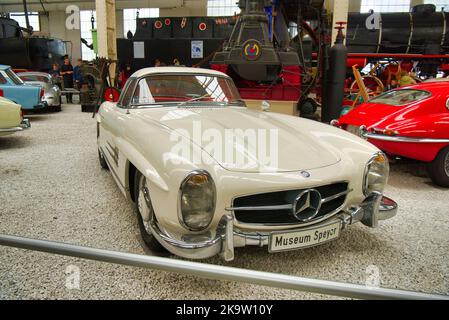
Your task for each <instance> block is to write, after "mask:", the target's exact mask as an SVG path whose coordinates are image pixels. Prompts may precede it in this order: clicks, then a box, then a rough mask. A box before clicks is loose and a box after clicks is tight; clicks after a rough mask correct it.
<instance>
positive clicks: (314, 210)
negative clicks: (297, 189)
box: [292, 189, 321, 222]
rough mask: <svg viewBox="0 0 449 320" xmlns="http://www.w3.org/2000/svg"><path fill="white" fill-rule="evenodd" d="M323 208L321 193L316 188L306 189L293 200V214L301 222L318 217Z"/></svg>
mask: <svg viewBox="0 0 449 320" xmlns="http://www.w3.org/2000/svg"><path fill="white" fill-rule="evenodd" d="M320 208H321V194H320V193H319V192H318V191H317V190H315V189H309V190H304V191H302V192H301V193H300V194H298V196H297V197H296V198H295V201H294V202H293V210H292V211H293V216H294V217H295V218H296V219H298V220H299V221H301V222H306V221H310V220H312V219H313V218H315V217H316V215H317V214H318V212H319V211H320Z"/></svg>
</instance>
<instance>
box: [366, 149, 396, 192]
mask: <svg viewBox="0 0 449 320" xmlns="http://www.w3.org/2000/svg"><path fill="white" fill-rule="evenodd" d="M389 172H390V166H389V164H388V158H387V156H386V155H385V154H384V153H383V152H378V153H376V154H374V155H373V156H372V157H371V159H370V160H369V161H368V163H367V164H366V168H365V177H364V181H363V193H364V195H365V196H368V195H370V194H371V193H373V192H379V193H382V192H383V191H384V188H385V185H386V184H387V180H388V174H389Z"/></svg>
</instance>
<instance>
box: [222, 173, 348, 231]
mask: <svg viewBox="0 0 449 320" xmlns="http://www.w3.org/2000/svg"><path fill="white" fill-rule="evenodd" d="M313 189H315V190H317V191H318V192H319V193H320V194H321V199H322V200H321V208H320V210H319V211H318V214H317V215H316V216H315V217H314V218H313V220H311V221H315V220H319V219H322V218H324V217H325V216H328V215H331V214H333V213H337V212H338V211H339V210H341V209H342V206H343V205H344V203H345V201H346V196H347V194H348V193H349V192H351V190H350V189H348V183H347V182H339V183H334V184H330V185H325V186H320V187H315V188H313ZM305 190H307V189H297V190H288V191H277V192H269V193H261V194H254V195H249V196H243V197H238V198H235V199H234V201H233V204H232V207H231V208H227V210H228V211H233V212H234V215H235V218H236V220H237V221H239V222H241V223H250V224H267V225H283V224H300V223H301V222H300V221H298V219H297V218H296V217H295V216H294V214H293V212H292V211H293V206H294V203H295V198H296V197H297V196H298V195H299V194H300V193H301V192H303V191H305Z"/></svg>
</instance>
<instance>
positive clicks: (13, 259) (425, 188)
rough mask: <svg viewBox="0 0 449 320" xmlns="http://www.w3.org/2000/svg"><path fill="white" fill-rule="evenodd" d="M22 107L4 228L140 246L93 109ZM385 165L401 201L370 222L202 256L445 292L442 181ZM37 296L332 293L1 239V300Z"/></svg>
mask: <svg viewBox="0 0 449 320" xmlns="http://www.w3.org/2000/svg"><path fill="white" fill-rule="evenodd" d="M29 118H30V119H31V123H32V128H31V129H30V130H28V131H26V132H22V133H18V134H15V135H12V136H9V137H1V138H0V233H5V234H12V235H20V236H25V237H32V238H38V239H48V240H55V241H63V242H68V243H74V244H80V245H86V246H92V247H98V248H105V249H112V250H118V251H125V252H132V253H139V254H143V253H144V250H143V249H142V247H141V244H140V239H139V235H138V229H137V221H136V218H135V215H134V211H133V205H132V204H131V203H128V202H127V201H126V200H125V199H124V197H123V196H122V195H121V193H120V192H119V190H118V189H117V187H116V185H115V182H114V181H113V179H112V177H111V174H110V173H109V172H108V171H104V170H101V169H100V166H99V164H98V160H97V151H96V141H95V122H94V120H93V119H92V118H91V114H87V113H81V112H80V107H79V106H75V105H71V106H67V105H64V106H63V111H62V112H61V113H55V114H40V115H32V116H29ZM391 171H392V172H391V178H390V182H389V186H388V187H387V190H386V194H387V195H389V196H390V197H392V198H393V199H395V200H396V201H397V202H398V203H399V206H400V211H399V213H398V215H397V216H396V217H395V218H394V219H392V220H389V221H385V222H383V223H382V224H381V226H380V227H379V228H378V229H369V228H367V227H364V226H363V225H355V226H352V227H351V228H350V229H348V230H347V231H345V232H344V233H343V234H342V236H341V238H340V239H338V240H337V241H334V242H331V243H329V244H325V245H323V246H320V247H315V248H310V249H305V250H302V251H292V252H285V253H278V254H273V255H269V254H268V253H267V251H266V249H262V248H242V249H238V250H237V251H236V259H235V261H233V262H232V263H224V262H222V261H221V260H220V259H218V258H213V259H209V260H207V261H205V262H206V263H212V264H226V265H230V266H234V267H241V268H247V269H255V270H263V271H269V272H279V273H284V274H290V275H297V276H303V277H311V278H318V279H325V280H335V281H344V282H351V283H359V284H365V283H366V279H367V277H368V276H369V274H370V273H369V272H370V270H373V266H374V268H377V270H378V271H379V274H380V277H379V278H380V284H381V286H383V287H389V288H400V289H406V290H416V291H422V292H428V293H438V294H449V232H448V231H449V204H448V195H449V190H445V189H441V188H437V187H435V186H434V185H432V184H431V182H430V180H429V179H428V178H427V176H426V174H425V171H424V168H423V166H422V165H420V164H417V163H413V162H400V163H396V164H392V166H391ZM70 266H76V267H78V268H79V270H80V288H79V289H68V288H67V287H66V277H67V274H66V271H70V270H71V269H70V268H73V267H70ZM68 268H69V269H68ZM72 270H73V269H72ZM374 270H376V269H374ZM36 298H37V299H41V298H56V299H66V298H69V299H71V298H76V299H78V298H96V299H111V298H125V299H126V298H131V299H135V298H137V299H140V298H142V299H169V298H173V299H207V298H212V299H215V298H219V299H226V298H232V299H316V298H330V297H326V296H320V295H316V294H308V293H301V292H294V291H290V290H281V289H273V288H267V287H262V286H256V285H248V284H243V283H234V282H219V281H212V280H204V279H199V278H196V277H191V276H184V275H178V274H174V273H167V272H161V271H151V270H146V269H140V268H132V267H124V266H117V265H111V264H107V263H100V262H93V261H87V260H82V259H76V258H68V257H61V256H56V255H50V254H45V253H37V252H31V251H26V250H21V249H12V248H7V247H0V299H36Z"/></svg>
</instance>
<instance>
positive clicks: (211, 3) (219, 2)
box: [207, 0, 240, 16]
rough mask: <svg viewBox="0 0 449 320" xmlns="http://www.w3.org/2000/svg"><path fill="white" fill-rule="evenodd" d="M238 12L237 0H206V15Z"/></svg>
mask: <svg viewBox="0 0 449 320" xmlns="http://www.w3.org/2000/svg"><path fill="white" fill-rule="evenodd" d="M235 13H240V8H239V6H238V5H237V0H208V1H207V15H208V16H233V15H234V14H235Z"/></svg>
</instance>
